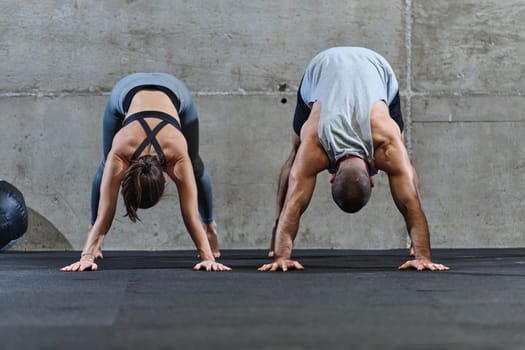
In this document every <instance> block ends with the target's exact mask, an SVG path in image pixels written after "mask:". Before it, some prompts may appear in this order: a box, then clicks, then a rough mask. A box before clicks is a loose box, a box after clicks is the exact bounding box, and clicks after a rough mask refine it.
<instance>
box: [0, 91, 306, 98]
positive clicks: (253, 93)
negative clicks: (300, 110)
mask: <svg viewBox="0 0 525 350" xmlns="http://www.w3.org/2000/svg"><path fill="white" fill-rule="evenodd" d="M190 93H191V95H192V96H276V97H278V96H290V97H293V96H295V95H296V94H297V93H296V92H291V91H290V92H281V91H244V90H243V91H190ZM67 96H109V92H102V91H100V92H89V91H78V92H51V91H46V92H43V91H39V92H2V93H0V97H67Z"/></svg>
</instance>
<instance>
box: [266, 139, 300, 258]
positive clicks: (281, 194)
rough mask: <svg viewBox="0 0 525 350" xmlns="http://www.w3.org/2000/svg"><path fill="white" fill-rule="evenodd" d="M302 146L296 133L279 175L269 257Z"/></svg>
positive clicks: (271, 254) (273, 246)
mask: <svg viewBox="0 0 525 350" xmlns="http://www.w3.org/2000/svg"><path fill="white" fill-rule="evenodd" d="M300 144H301V140H300V138H299V136H298V135H297V134H296V133H295V132H294V133H293V135H292V150H291V152H290V155H289V156H288V159H286V161H285V162H284V164H283V166H282V168H281V172H280V174H279V183H278V184H277V202H276V209H275V218H274V224H273V228H272V242H271V245H270V252H269V253H268V256H269V257H273V253H274V252H273V250H274V248H275V231H276V230H277V225H278V224H279V216H281V211H282V209H283V205H284V200H285V198H286V193H287V192H288V179H289V177H290V170H291V169H292V165H293V163H294V160H295V156H296V154H297V149H298V148H299V145H300Z"/></svg>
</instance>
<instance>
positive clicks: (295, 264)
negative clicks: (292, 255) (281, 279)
mask: <svg viewBox="0 0 525 350" xmlns="http://www.w3.org/2000/svg"><path fill="white" fill-rule="evenodd" d="M293 267H294V268H296V269H297V270H304V267H303V265H301V264H299V262H298V261H294V262H293Z"/></svg>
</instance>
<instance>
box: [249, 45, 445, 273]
mask: <svg viewBox="0 0 525 350" xmlns="http://www.w3.org/2000/svg"><path fill="white" fill-rule="evenodd" d="M293 126H294V133H293V147H292V151H291V153H290V156H289V157H288V159H287V160H286V162H285V163H284V165H283V167H282V169H281V174H280V178H279V185H278V193H277V213H276V218H275V225H274V228H273V232H272V247H271V250H270V254H269V255H270V256H273V257H274V262H273V263H270V264H265V265H263V266H262V267H261V268H259V270H260V271H276V270H279V269H282V270H283V271H287V270H288V269H290V268H294V269H301V270H302V269H303V266H302V265H301V264H300V263H299V262H298V261H294V260H292V246H293V241H294V239H295V237H296V235H297V231H298V228H299V220H300V217H301V215H302V213H303V212H304V211H305V210H306V208H307V206H308V204H309V202H310V199H311V197H312V194H313V191H314V187H315V181H316V176H317V174H318V173H319V172H321V171H323V170H325V169H328V170H329V172H330V173H332V174H333V175H332V179H331V183H332V197H333V199H334V201H335V202H336V203H337V205H338V206H339V207H340V208H341V209H342V210H343V211H345V212H348V213H355V212H357V211H358V210H360V209H361V208H362V207H363V206H364V205H365V204H366V203H367V202H368V199H369V198H370V193H371V188H372V187H373V180H372V176H373V175H375V174H376V173H377V171H378V170H383V171H384V172H386V173H387V174H388V179H389V183H390V189H391V192H392V196H393V199H394V202H395V204H396V206H397V208H398V209H399V211H400V212H401V214H402V215H403V216H404V218H405V221H406V225H407V229H408V234H409V236H410V238H411V240H412V248H413V255H414V259H413V260H409V261H407V262H406V263H404V264H403V265H401V266H400V267H399V268H400V269H407V268H415V269H417V270H423V269H429V270H448V267H446V266H444V265H441V264H435V263H433V262H432V258H431V251H430V238H429V232H428V224H427V221H426V218H425V214H424V212H423V210H422V208H421V203H420V198H419V189H418V187H419V186H418V179H417V175H416V172H415V170H414V168H413V167H412V164H411V162H410V159H409V157H408V152H407V150H406V147H405V145H404V138H403V133H402V132H403V120H402V116H401V110H400V103H399V87H398V83H397V80H396V78H395V75H394V72H393V70H392V68H391V67H390V65H389V64H388V62H387V61H386V60H385V59H384V58H383V57H382V56H380V55H379V54H377V53H375V52H373V51H371V50H368V49H365V48H358V47H336V48H331V49H328V50H326V51H323V52H321V53H319V54H318V55H317V56H316V57H314V58H313V60H312V61H311V62H310V64H309V65H308V67H307V68H306V71H305V73H304V75H303V79H302V81H301V84H300V87H299V91H298V94H297V106H296V111H295V116H294V123H293Z"/></svg>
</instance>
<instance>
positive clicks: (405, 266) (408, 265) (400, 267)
mask: <svg viewBox="0 0 525 350" xmlns="http://www.w3.org/2000/svg"><path fill="white" fill-rule="evenodd" d="M409 267H412V261H410V260H409V261H407V262H406V263H404V264H403V265H401V266H399V269H400V270H406V269H408V268H409Z"/></svg>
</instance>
